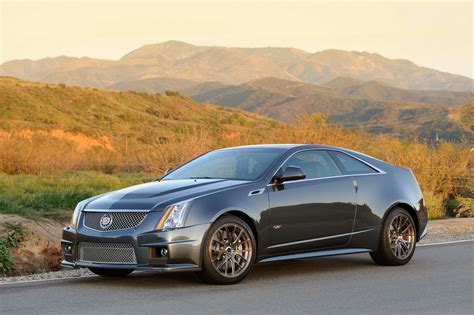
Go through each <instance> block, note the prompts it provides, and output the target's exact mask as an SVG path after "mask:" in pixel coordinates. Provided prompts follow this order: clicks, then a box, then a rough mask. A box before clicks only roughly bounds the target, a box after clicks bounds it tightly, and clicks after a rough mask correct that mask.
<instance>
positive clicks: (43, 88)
mask: <svg viewBox="0 0 474 315" xmlns="http://www.w3.org/2000/svg"><path fill="white" fill-rule="evenodd" d="M280 83H284V82H280ZM252 84H253V85H254V88H255V89H262V90H264V88H263V87H265V90H268V89H269V90H271V89H270V87H271V86H274V85H273V83H272V79H267V80H265V81H262V82H253V83H252ZM292 84H293V83H292ZM210 85H212V84H210ZM269 86H270V87H269ZM292 88H294V89H295V92H293V94H291V93H290V91H291V90H292ZM277 89H278V88H277ZM305 89H312V87H311V86H307V87H305V86H303V87H301V86H297V85H291V84H289V85H288V89H286V90H285V89H283V86H282V88H281V91H280V92H281V93H280V94H281V95H285V96H289V97H291V96H292V95H296V94H297V93H300V91H304V90H305ZM316 89H321V88H320V87H317V88H316ZM322 89H323V90H324V91H326V88H322ZM272 92H275V91H273V90H272ZM268 93H270V92H268ZM328 93H329V92H328ZM275 94H276V93H275ZM472 112H473V108H472V104H468V105H466V106H465V107H462V108H459V109H458V108H456V111H454V109H450V111H449V114H448V115H450V116H452V117H451V119H452V120H453V121H459V122H463V123H467V124H466V126H468V124H470V126H471V127H470V128H471V129H472V119H470V117H472ZM466 117H468V118H466ZM258 143H323V144H328V145H336V146H341V147H346V148H350V149H354V150H358V151H363V152H364V153H367V154H370V155H373V156H375V157H378V158H381V159H383V160H386V161H388V162H391V163H394V164H396V165H403V166H407V167H410V168H412V169H413V171H414V173H415V174H416V176H417V179H418V181H419V182H420V185H421V187H422V189H423V192H424V196H425V199H426V203H427V204H428V207H429V209H430V216H431V217H440V216H442V215H443V213H444V212H443V211H442V205H443V204H444V202H445V198H446V197H447V196H448V195H449V194H450V193H452V192H453V191H454V189H455V188H454V187H455V185H457V181H459V179H460V178H461V179H462V178H464V176H466V160H467V157H468V154H469V153H468V150H467V149H466V148H464V147H462V146H458V145H455V144H452V143H446V142H444V141H440V143H439V144H438V145H437V146H432V147H430V146H428V145H426V144H425V143H423V142H418V141H417V140H416V139H412V140H410V141H401V140H399V139H396V138H392V137H388V136H383V135H369V134H367V133H364V132H360V131H353V130H347V129H342V128H340V127H337V126H333V125H331V124H327V123H326V122H325V121H324V119H322V118H321V116H319V115H304V116H303V117H301V118H300V119H299V121H298V123H297V124H296V125H292V124H286V123H283V122H278V121H275V120H271V119H269V118H265V117H262V116H259V115H256V114H254V113H247V112H243V111H241V110H239V109H231V108H226V107H220V106H216V105H210V104H208V105H206V104H199V103H196V102H195V101H193V100H192V99H190V98H188V97H185V96H182V95H180V94H179V93H177V92H168V93H166V95H157V94H153V95H151V94H147V93H137V92H120V91H110V90H100V89H96V88H83V87H77V86H66V85H63V84H60V85H54V84H44V83H35V82H29V81H22V80H18V79H13V78H6V77H0V213H16V214H22V215H27V216H36V217H37V216H47V217H56V218H57V216H59V215H61V213H64V209H72V208H73V207H74V204H75V203H77V201H79V200H81V199H85V198H87V197H89V196H92V195H94V194H98V193H101V192H104V191H108V190H110V189H115V188H119V187H123V186H125V185H130V184H132V183H139V182H141V181H142V180H145V179H146V180H150V179H153V178H156V177H158V175H159V174H161V173H162V172H163V171H164V170H165V169H167V168H169V167H175V166H176V165H178V164H180V163H182V162H183V161H186V160H188V159H190V158H192V157H195V156H197V155H199V154H202V153H204V152H206V151H209V150H212V149H216V148H221V147H229V146H236V145H244V144H258ZM123 172H126V173H128V174H122V173H123ZM136 172H140V174H134V173H136ZM143 172H146V173H147V174H144V173H143ZM104 173H105V174H104ZM33 174H36V175H33Z"/></svg>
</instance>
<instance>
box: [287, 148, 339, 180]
mask: <svg viewBox="0 0 474 315" xmlns="http://www.w3.org/2000/svg"><path fill="white" fill-rule="evenodd" d="M290 165H291V166H297V167H299V168H301V169H302V170H303V172H304V173H305V175H306V178H307V179H311V178H321V177H330V176H337V175H341V171H340V170H339V169H338V168H337V165H336V163H334V161H333V160H332V159H331V157H330V156H329V154H328V153H327V152H325V151H320V150H315V151H302V152H298V153H296V154H295V155H293V156H292V157H291V158H290V159H289V160H288V161H286V163H285V164H284V165H283V170H285V169H286V167H288V166H290Z"/></svg>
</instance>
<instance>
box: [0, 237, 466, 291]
mask: <svg viewBox="0 0 474 315" xmlns="http://www.w3.org/2000/svg"><path fill="white" fill-rule="evenodd" d="M467 242H474V239H469V240H457V241H449V242H439V243H429V244H420V245H416V247H426V246H437V245H447V244H456V243H467ZM92 278H99V276H95V275H91V276H82V277H69V278H68V277H64V278H53V279H37V280H26V281H15V282H5V283H0V287H1V286H6V285H14V284H28V283H37V282H49V281H58V280H72V279H92Z"/></svg>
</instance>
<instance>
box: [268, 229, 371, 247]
mask: <svg viewBox="0 0 474 315" xmlns="http://www.w3.org/2000/svg"><path fill="white" fill-rule="evenodd" d="M373 230H374V229H367V230H362V231H357V232H350V233H343V234H337V235H330V236H323V237H318V238H312V239H309V240H302V241H296V242H288V243H282V244H276V245H272V246H269V247H268V248H277V247H283V246H290V245H298V244H304V243H310V242H317V241H323V240H327V239H331V238H337V237H343V236H349V235H350V236H352V235H355V234H360V233H365V232H370V231H373Z"/></svg>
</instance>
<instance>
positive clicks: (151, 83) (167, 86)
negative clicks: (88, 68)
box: [107, 78, 198, 94]
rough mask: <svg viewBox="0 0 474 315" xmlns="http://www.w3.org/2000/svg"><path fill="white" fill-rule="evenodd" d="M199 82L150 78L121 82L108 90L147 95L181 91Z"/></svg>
mask: <svg viewBox="0 0 474 315" xmlns="http://www.w3.org/2000/svg"><path fill="white" fill-rule="evenodd" d="M197 84H198V82H196V81H191V80H186V79H176V78H150V79H143V80H134V81H127V82H119V83H116V84H112V85H111V86H108V87H107V88H108V89H111V90H118V91H136V92H147V93H152V94H153V93H164V92H165V91H167V90H171V91H181V90H184V89H189V88H192V87H194V86H196V85H197Z"/></svg>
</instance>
